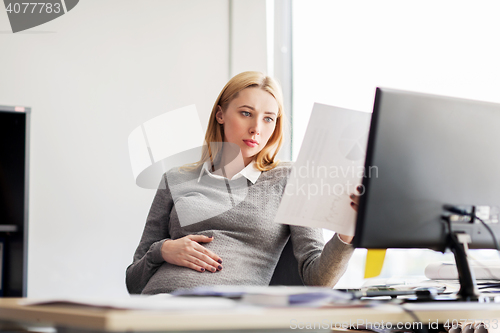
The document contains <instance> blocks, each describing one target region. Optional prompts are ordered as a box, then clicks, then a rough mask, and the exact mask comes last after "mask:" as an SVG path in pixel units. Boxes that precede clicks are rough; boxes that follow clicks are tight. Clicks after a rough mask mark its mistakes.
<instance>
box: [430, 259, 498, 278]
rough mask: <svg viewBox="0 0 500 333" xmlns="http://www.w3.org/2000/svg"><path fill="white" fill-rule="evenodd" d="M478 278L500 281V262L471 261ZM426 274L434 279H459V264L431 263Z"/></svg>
mask: <svg viewBox="0 0 500 333" xmlns="http://www.w3.org/2000/svg"><path fill="white" fill-rule="evenodd" d="M470 265H471V268H472V270H473V271H474V276H475V277H476V280H498V281H500V262H499V261H497V260H487V261H474V260H473V261H471V263H470ZM425 276H426V277H428V278H429V279H433V280H452V279H458V270H457V265H456V264H455V263H453V262H438V263H431V264H429V265H427V267H425Z"/></svg>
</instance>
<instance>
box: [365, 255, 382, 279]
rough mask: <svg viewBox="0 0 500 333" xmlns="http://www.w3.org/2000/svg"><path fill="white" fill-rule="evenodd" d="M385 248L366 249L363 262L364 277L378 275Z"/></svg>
mask: <svg viewBox="0 0 500 333" xmlns="http://www.w3.org/2000/svg"><path fill="white" fill-rule="evenodd" d="M385 253H386V250H379V249H368V251H367V252H366V262H365V276H364V278H365V279H369V278H372V277H375V276H379V275H380V272H381V271H382V267H383V266H384V259H385Z"/></svg>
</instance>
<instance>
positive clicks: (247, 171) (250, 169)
mask: <svg viewBox="0 0 500 333" xmlns="http://www.w3.org/2000/svg"><path fill="white" fill-rule="evenodd" d="M211 167H212V164H211V163H210V161H206V162H205V163H203V167H202V168H201V171H200V176H199V177H198V182H200V180H201V177H202V176H203V174H205V173H206V174H207V175H209V176H210V177H212V178H216V179H225V177H223V176H219V175H214V174H213V173H212V172H211V171H210V169H211ZM261 173H262V171H260V170H259V169H257V168H256V167H255V161H252V162H250V163H248V165H247V166H246V167H245V168H243V170H241V171H240V172H238V173H237V174H235V175H234V176H233V178H231V179H230V180H235V179H238V178H240V177H245V178H246V179H248V180H249V181H251V182H252V184H255V182H256V181H257V179H258V178H259V176H260V174H261Z"/></svg>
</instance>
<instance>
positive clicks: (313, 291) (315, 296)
mask: <svg viewBox="0 0 500 333" xmlns="http://www.w3.org/2000/svg"><path fill="white" fill-rule="evenodd" d="M172 295H175V296H196V297H207V296H210V297H225V298H230V299H237V300H241V301H242V302H244V303H247V304H255V305H268V306H291V305H299V306H320V305H324V304H328V303H331V302H341V303H342V302H343V303H346V302H347V301H350V300H351V299H352V294H351V293H345V292H340V291H338V290H334V289H331V288H325V287H305V286H303V287H287V286H269V287H262V286H201V287H195V288H191V289H178V290H175V291H174V292H172Z"/></svg>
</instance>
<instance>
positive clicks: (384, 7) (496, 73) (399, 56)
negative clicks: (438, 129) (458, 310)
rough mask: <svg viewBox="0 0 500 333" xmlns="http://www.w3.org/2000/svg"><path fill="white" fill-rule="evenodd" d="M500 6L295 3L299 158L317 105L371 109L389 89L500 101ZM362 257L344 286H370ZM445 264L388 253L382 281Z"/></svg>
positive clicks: (442, 0)
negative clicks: (381, 91) (381, 92)
mask: <svg viewBox="0 0 500 333" xmlns="http://www.w3.org/2000/svg"><path fill="white" fill-rule="evenodd" d="M499 9H500V4H498V2H497V1H492V0H489V1H482V0H480V1H475V2H469V1H456V0H439V1H435V0H423V1H399V0H380V1H369V0H365V1H337V0H309V1H296V0H294V1H293V2H292V24H293V25H292V31H293V41H292V45H293V50H292V52H293V53H292V55H293V69H292V71H293V75H292V76H293V101H292V103H293V116H292V127H293V134H292V156H293V159H294V160H295V159H296V158H297V155H298V152H299V149H300V145H301V142H302V139H303V136H304V133H305V130H306V126H307V121H308V119H309V116H310V113H311V109H312V106H313V103H314V102H319V103H324V104H330V105H334V106H338V107H343V108H348V109H354V110H360V111H370V110H371V109H372V105H373V97H374V93H375V88H376V87H377V86H381V87H388V88H396V89H402V90H410V91H420V92H425V93H432V94H438V95H448V96H456V97H462V98H469V99H478V100H485V101H491V102H497V103H500V93H499V92H500V62H499V61H498V59H500V44H499V43H498V42H497V41H498V40H499V39H500V21H499V20H498V19H497V13H498V10H499ZM326 237H331V233H329V234H327V235H326ZM356 252H357V253H356V254H355V256H354V258H353V260H352V261H351V265H350V268H349V270H348V272H347V273H346V275H345V276H344V278H342V280H341V282H340V283H339V285H338V287H359V285H360V284H361V283H362V281H363V280H362V276H363V270H364V260H365V253H366V250H357V251H356ZM473 255H474V256H475V257H477V258H483V259H494V258H496V256H497V254H496V253H495V252H494V251H489V250H482V251H474V253H473ZM410 258H412V259H410ZM443 260H444V261H447V260H449V261H451V260H453V257H452V256H451V254H449V253H448V254H445V255H443V254H440V253H436V252H433V251H430V250H389V251H388V254H387V257H386V264H385V266H384V269H383V272H382V275H381V277H390V276H406V275H422V276H423V272H424V268H425V265H426V264H427V263H429V262H434V261H443Z"/></svg>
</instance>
